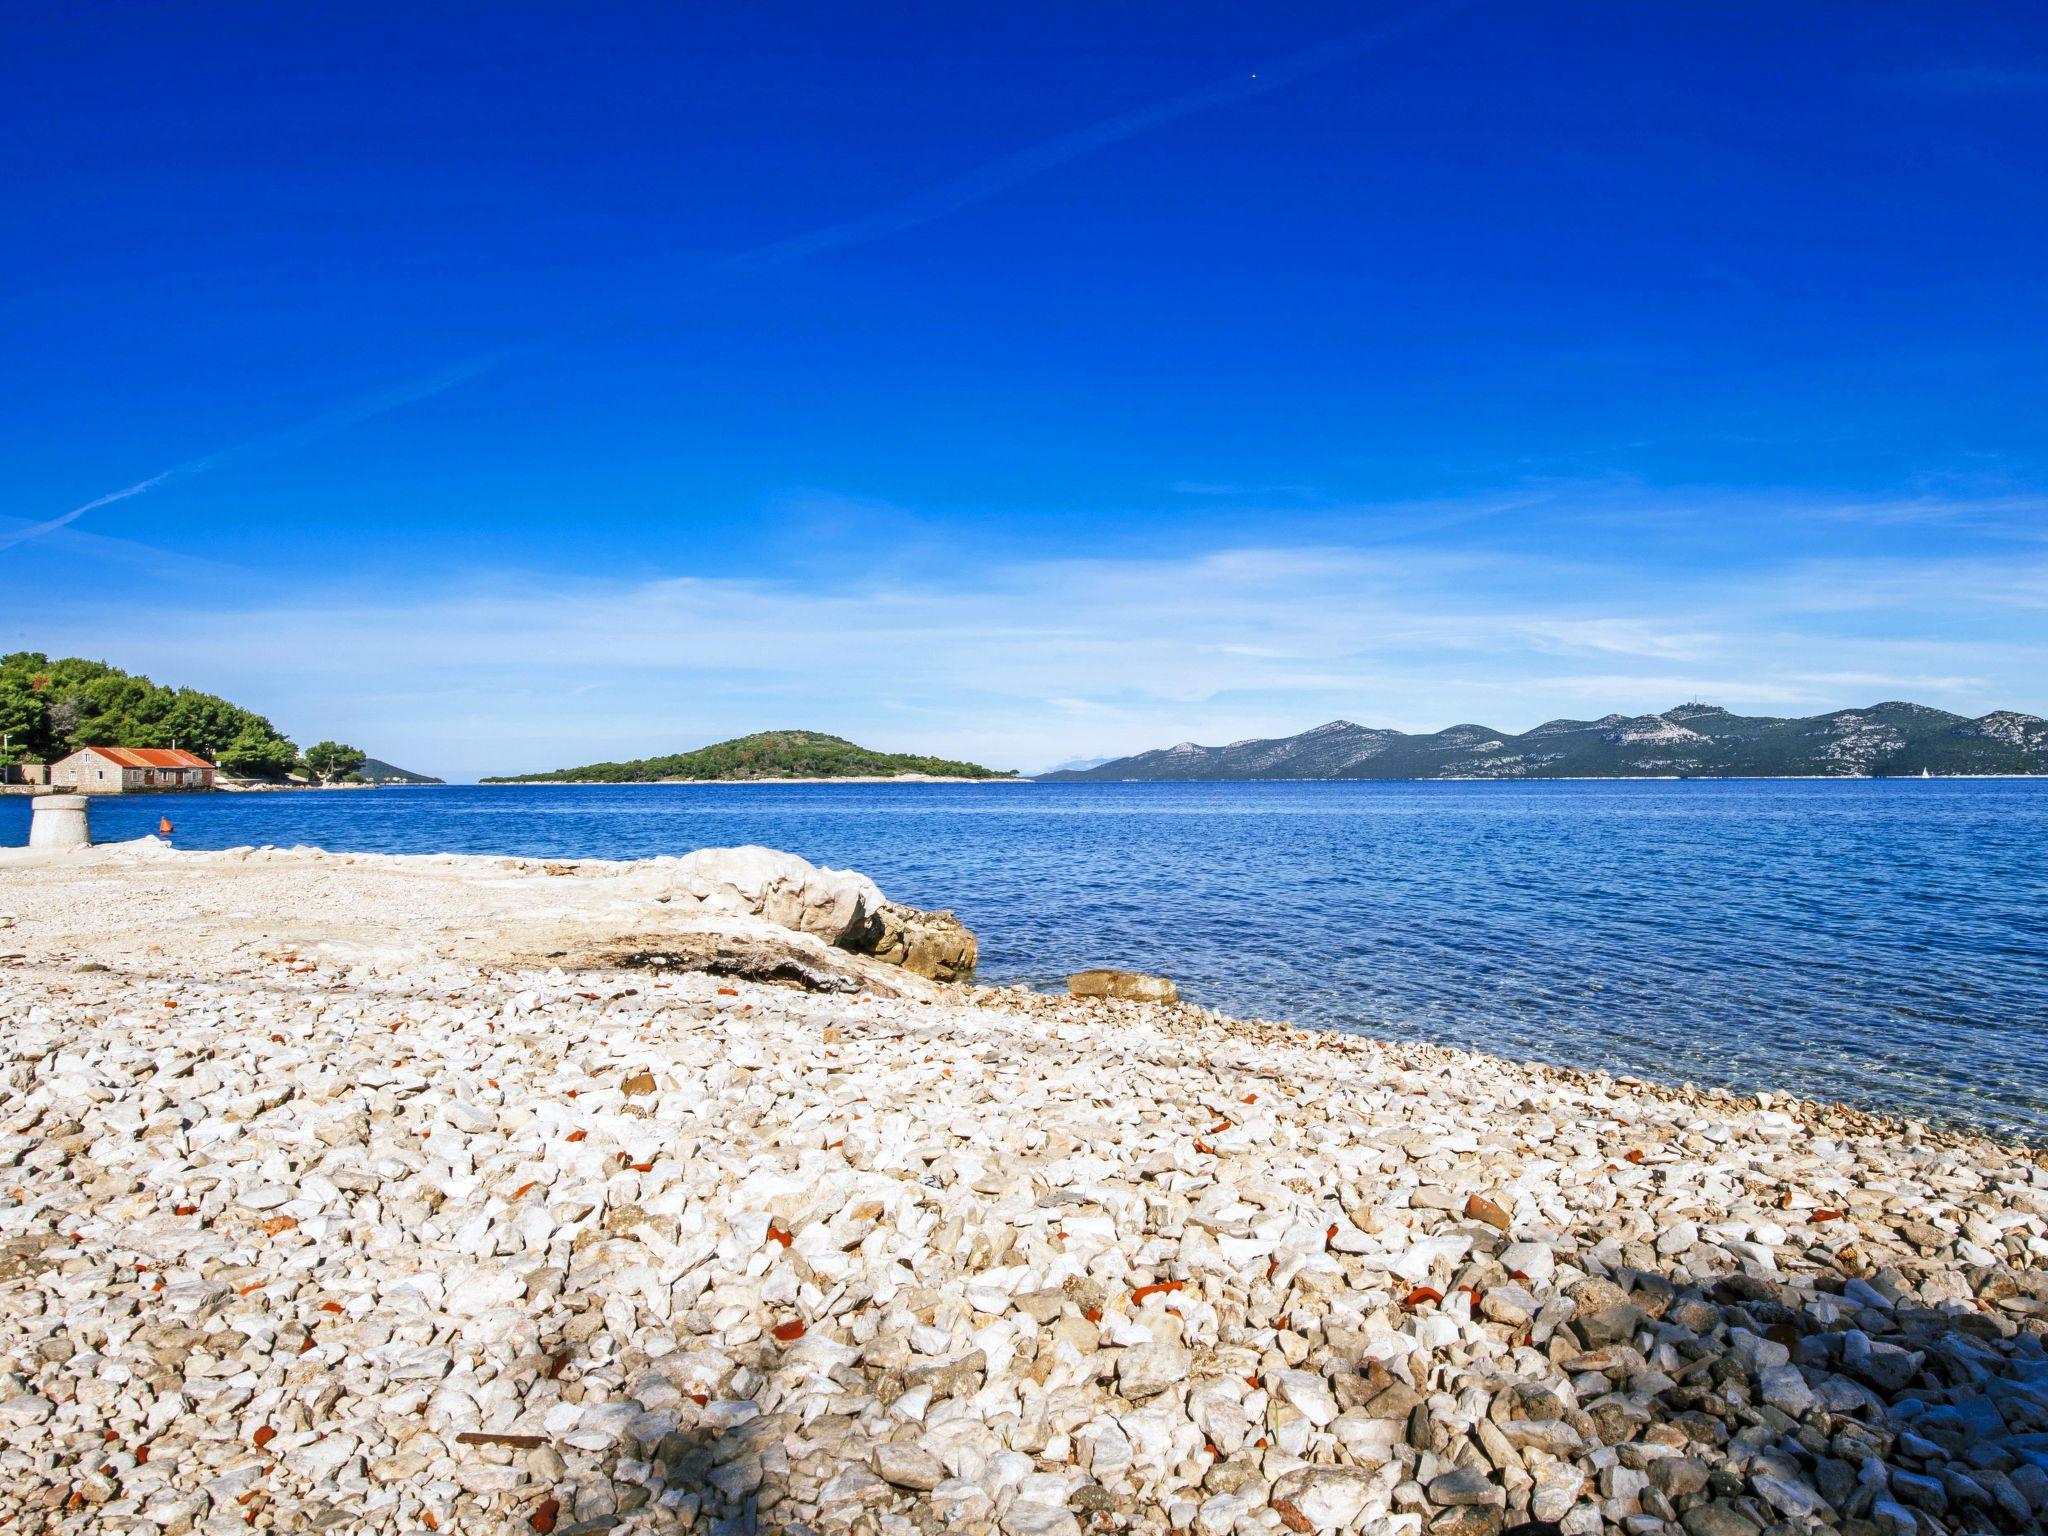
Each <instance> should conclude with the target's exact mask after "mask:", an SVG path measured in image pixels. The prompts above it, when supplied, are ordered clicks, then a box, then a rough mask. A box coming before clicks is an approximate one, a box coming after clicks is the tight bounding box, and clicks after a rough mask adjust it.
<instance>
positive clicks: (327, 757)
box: [303, 741, 368, 784]
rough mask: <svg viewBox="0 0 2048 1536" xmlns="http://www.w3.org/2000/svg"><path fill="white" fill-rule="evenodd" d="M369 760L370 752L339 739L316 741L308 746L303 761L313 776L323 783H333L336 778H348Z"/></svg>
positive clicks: (307, 770)
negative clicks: (343, 743)
mask: <svg viewBox="0 0 2048 1536" xmlns="http://www.w3.org/2000/svg"><path fill="white" fill-rule="evenodd" d="M367 760H368V754H367V753H365V752H362V751H360V750H358V749H357V748H355V747H349V746H344V745H342V743H340V742H338V741H316V742H314V743H313V745H312V746H310V747H308V748H306V755H305V758H304V760H303V761H304V765H305V769H306V772H307V773H308V774H310V775H311V776H312V777H313V778H316V779H318V780H319V781H320V782H321V783H322V784H332V783H333V782H334V781H335V780H336V779H345V778H348V777H349V776H350V775H352V774H353V773H354V772H355V771H356V770H357V769H358V768H360V767H362V766H363V764H364V762H366V761H367Z"/></svg>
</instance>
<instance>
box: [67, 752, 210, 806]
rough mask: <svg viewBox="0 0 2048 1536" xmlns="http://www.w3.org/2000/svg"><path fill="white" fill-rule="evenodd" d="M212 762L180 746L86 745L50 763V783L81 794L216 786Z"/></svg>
mask: <svg viewBox="0 0 2048 1536" xmlns="http://www.w3.org/2000/svg"><path fill="white" fill-rule="evenodd" d="M214 773H215V769H214V766H213V764H211V763H209V762H208V761H207V760H206V759H205V758H203V757H201V756H200V755H199V754H198V753H196V752H186V751H182V750H180V749H179V748H177V747H84V748H81V749H80V750H78V751H76V752H74V753H72V754H71V755H70V756H69V757H67V758H65V759H64V760H63V761H62V762H59V763H55V764H53V765H51V768H50V787H51V788H52V789H66V790H70V791H72V792H73V793H75V794H81V795H135V794H159V795H161V794H165V793H169V792H174V791H184V790H206V789H211V788H213V776H214Z"/></svg>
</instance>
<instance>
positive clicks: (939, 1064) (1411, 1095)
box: [0, 844, 2048, 1536]
mask: <svg viewBox="0 0 2048 1536" xmlns="http://www.w3.org/2000/svg"><path fill="white" fill-rule="evenodd" d="M892 961H902V962H908V967H909V968H906V965H905V964H899V963H891V962H892ZM972 961H973V947H972V936H971V935H969V934H967V933H966V931H965V930H964V929H961V928H960V927H959V925H958V924H957V922H954V921H953V920H951V919H950V918H949V917H947V916H945V915H943V914H929V913H921V912H916V911H914V910H912V909H907V908H900V907H895V906H893V905H892V904H891V903H889V902H888V901H887V900H886V899H885V898H883V896H882V894H881V893H880V892H879V891H877V890H875V889H874V887H873V885H872V883H871V882H867V881H864V880H861V879H860V877H858V876H849V875H843V874H836V873H833V872H829V871H817V870H813V869H811V867H810V866H808V865H804V864H802V862H801V861H799V860H790V859H788V858H787V856H785V855H774V854H770V853H768V852H767V851H766V850H742V851H737V852H735V851H731V850H726V851H720V852H717V853H710V854H703V855H693V856H691V858H688V859H681V860H656V861H649V862H647V863H644V864H598V863H583V862H574V863H557V862H546V861H539V860H485V859H452V858H439V859H433V858H403V859H401V858H374V857H347V856H336V855H327V854H321V853H317V852H314V851H311V850H240V851H236V852H233V853H228V854H190V853H174V852H171V851H169V850H166V849H163V848H161V847H159V846H156V845H151V844H144V845H135V844H130V845H120V846H116V847H113V848H99V849H93V850H90V851H87V852H82V853H78V854H74V855H70V856H39V857H31V856H27V855H25V854H20V853H14V852H9V853H8V854H5V855H0V1073H4V1080H5V1089H6V1091H5V1094H4V1097H0V1157H4V1158H5V1160H6V1162H7V1164H8V1167H7V1168H6V1170H5V1173H4V1176H0V1428H4V1436H0V1442H4V1443H0V1529H4V1530H8V1531H36V1532H43V1531H52V1532H56V1531H63V1532H86V1531H93V1532H100V1531H118V1532H123V1533H128V1532H135V1533H140V1532H152V1533H153V1532H163V1533H180V1532H187V1531H207V1532H213V1531H220V1532H228V1531H236V1532H242V1531H248V1530H250V1529H255V1530H277V1531H388V1532H408V1533H409V1532H416V1531H428V1530H435V1531H442V1532H451V1531H492V1532H496V1531H521V1532H523V1531H529V1530H530V1531H538V1532H544V1533H545V1532H556V1533H564V1532H596V1531H607V1530H616V1531H645V1532H656V1531H659V1532H673V1531H685V1530H715V1531H721V1532H729V1533H738V1532H743V1531H751V1530H788V1531H806V1530H808V1531H817V1532H852V1531H859V1532H864V1533H875V1536H881V1533H885V1532H887V1533H911V1532H920V1531H930V1532H936V1531H941V1530H947V1531H964V1532H982V1533H994V1532H1003V1533H1010V1536H1037V1533H1062V1532H1064V1533H1079V1532H1082V1531H1123V1530H1133V1531H1155V1532H1165V1531H1169V1530H1183V1529H1185V1530H1193V1531H1196V1532H1200V1533H1203V1536H1222V1533H1226V1532H1232V1533H1247V1536H1249V1533H1265V1532H1282V1531H1290V1532H1307V1531H1335V1530H1348V1531H1361V1532H1362V1531H1372V1532H1386V1533H1398V1536H1422V1533H1424V1532H1428V1533H1431V1536H1496V1533H1499V1532H1502V1531H1503V1530H1506V1529H1509V1528H1516V1527H1520V1528H1524V1529H1525V1530H1527V1531H1529V1532H1530V1533H1531V1536H1534V1533H1536V1532H1544V1533H1547V1532H1549V1531H1550V1530H1552V1529H1553V1528H1554V1529H1556V1530H1558V1531H1561V1532H1567V1533H1571V1536H1595V1533H1600V1532H1607V1531H1614V1532H1623V1533H1627V1536H1664V1533H1677V1532H1681V1531H1682V1532H1684V1533H1686V1536H1759V1533H1771V1536H1788V1533H1793V1532H1821V1531H1839V1532H1841V1533H1843V1536H1919V1533H1927V1536H1936V1533H1956V1536H1961V1533H1966V1532H1979V1531H1993V1530H1999V1531H2024V1530H2035V1529H2040V1528H2041V1525H2042V1519H2043V1515H2044V1513H2048V1351H2044V1348H2043V1342H2042V1332H2043V1326H2044V1319H2048V1276H2044V1275H2043V1274H2042V1272H2041V1263H2042V1259H2043V1257H2044V1256H2048V1170H2044V1168H2043V1167H2042V1166H2041V1165H2040V1163H2039V1162H2038V1161H2037V1159H2036V1157H2035V1155H2034V1154H2033V1153H2032V1152H2030V1151H2029V1150H2028V1149H2025V1148H2022V1147H2018V1146H2014V1145H2009V1144H2005V1143H1999V1142H1992V1141H1987V1140H1981V1139H1972V1138H1968V1137H1962V1136H1957V1135H1952V1134H1946V1133H1939V1132H1935V1131H1931V1130H1927V1129H1924V1128H1921V1127H1916V1126H1912V1125H1905V1124H1900V1123H1897V1122H1893V1121H1889V1120H1885V1119H1882V1118H1879V1117H1874V1116H1870V1115H1867V1114H1862V1113H1858V1112H1854V1111H1850V1110H1844V1109H1839V1108H1830V1107H1826V1106H1819V1105H1814V1104H1810V1103H1805V1102H1800V1101H1797V1100H1792V1099H1788V1098H1784V1097H1777V1096H1773V1097H1769V1098H1764V1099H1739V1098H1735V1097H1731V1096H1728V1095H1724V1094H1719V1093H1706V1092H1697V1091H1693V1090H1690V1089H1673V1088H1664V1087H1657V1086H1653V1085H1649V1084H1644V1083H1637V1082H1630V1081H1623V1080H1617V1079H1613V1078H1608V1077H1604V1076H1599V1075H1589V1074H1585V1073H1579V1072H1572V1071H1564V1070H1557V1069H1550V1068H1544V1067H1539V1066H1529V1065H1521V1064H1516V1063H1511V1062H1507V1061H1502V1060H1497V1059H1493V1058H1488V1057H1483V1056H1474V1055H1466V1054H1462V1053H1458V1052H1452V1051H1445V1050H1434V1049H1428V1048H1421V1047H1413V1046H1394V1045H1387V1044H1381V1043H1377V1042H1373V1041H1369V1040H1364V1039H1358V1038H1353V1037H1348V1036H1342V1035H1338V1034H1334V1033H1328V1032H1320V1033H1311V1032H1305V1031H1298V1030H1294V1029H1291V1028H1288V1027H1285V1026H1281V1025H1269V1024H1261V1023H1250V1022H1241V1021H1232V1020H1228V1019H1222V1018H1218V1017H1215V1016H1213V1015H1210V1014H1207V1013H1204V1012H1202V1011H1200V1010H1198V1009H1195V1008H1190V1007H1186V1006H1181V1005H1177V1004H1173V1003H1165V1002H1151V1003H1148V1002H1130V1001H1122V1000H1118V999H1115V998H1087V999H1081V998H1047V997H1042V996H1036V995H1032V994H1029V993H1024V992H1019V991H1008V990H995V989H987V988H975V987H972V986H969V985H966V984H964V983H962V982H960V981H957V980H941V979H934V978H950V977H955V976H958V975H962V974H964V973H965V972H966V970H967V969H968V968H969V967H971V965H972ZM920 972H923V974H920ZM1765 1022H1767V1021H1760V1027H1761V1026H1762V1025H1763V1023H1765Z"/></svg>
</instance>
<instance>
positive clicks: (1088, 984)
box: [1067, 971, 1180, 1003]
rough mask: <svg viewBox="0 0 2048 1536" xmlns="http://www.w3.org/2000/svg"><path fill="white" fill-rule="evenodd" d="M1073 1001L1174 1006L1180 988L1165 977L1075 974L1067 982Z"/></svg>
mask: <svg viewBox="0 0 2048 1536" xmlns="http://www.w3.org/2000/svg"><path fill="white" fill-rule="evenodd" d="M1067 991H1068V993H1069V994H1070V995H1071V996H1074V997H1113V998H1117V999H1120V1000H1121V1001H1124V1002H1131V1003H1177V1002H1179V1001H1180V988H1178V987H1176V986H1175V985H1174V984H1173V983H1172V982H1171V981H1169V980H1167V978H1166V977H1164V976H1148V975H1146V974H1145V973H1144V972H1143V971H1077V972H1076V973H1075V974H1073V975H1072V976H1069V977H1068V978H1067Z"/></svg>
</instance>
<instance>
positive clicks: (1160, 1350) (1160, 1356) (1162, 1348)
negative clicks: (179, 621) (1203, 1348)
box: [1116, 1344, 1195, 1401]
mask: <svg viewBox="0 0 2048 1536" xmlns="http://www.w3.org/2000/svg"><path fill="white" fill-rule="evenodd" d="M1194 1364H1195V1357H1194V1356H1193V1355H1192V1354H1190V1353H1189V1352H1188V1351H1187V1350H1185V1349H1182V1348H1181V1347H1180V1346H1179V1345H1178V1344H1138V1345H1134V1346H1133V1347H1132V1348H1130V1349H1127V1350H1125V1351H1124V1352H1123V1354H1122V1355H1121V1356H1120V1357H1119V1358H1118V1360H1117V1362H1116V1385H1117V1390H1118V1391H1119V1392H1121V1393H1123V1395H1124V1396H1125V1397H1128V1398H1130V1399H1132V1400H1133V1401H1135V1400H1137V1399H1139V1398H1145V1397H1153V1396H1156V1395H1157V1394H1159V1393H1161V1392H1164V1391H1165V1390H1166V1389H1167V1388H1168V1387H1177V1386H1179V1385H1180V1384H1181V1383H1182V1382H1184V1381H1186V1380H1187V1379H1188V1372H1189V1371H1191V1370H1193V1369H1194Z"/></svg>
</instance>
